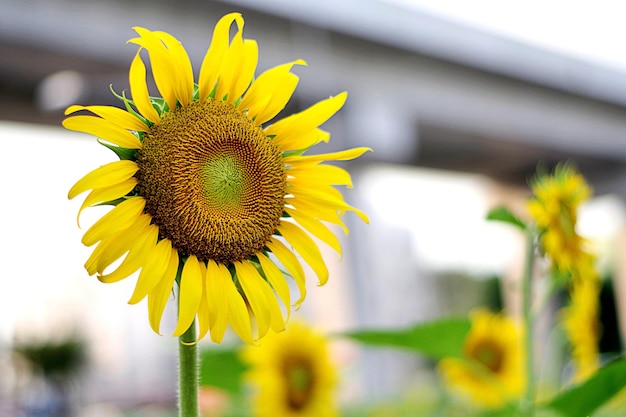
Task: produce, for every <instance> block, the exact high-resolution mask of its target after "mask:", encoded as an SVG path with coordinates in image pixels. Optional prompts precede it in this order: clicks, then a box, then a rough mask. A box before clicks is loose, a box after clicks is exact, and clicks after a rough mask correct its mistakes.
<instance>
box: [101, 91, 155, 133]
mask: <svg viewBox="0 0 626 417" xmlns="http://www.w3.org/2000/svg"><path fill="white" fill-rule="evenodd" d="M109 89H110V90H111V93H112V94H113V95H114V96H115V98H117V99H119V100H121V101H122V103H124V107H125V108H126V111H127V112H129V113H130V114H132V115H133V116H135V117H136V118H138V119H139V120H141V122H142V123H145V124H146V126H148V127H150V126H152V123H151V122H150V121H149V120H148V119H146V118H145V117H143V116H142V115H140V114H139V113H138V112H137V111H135V109H134V108H133V107H134V106H135V102H134V101H133V100H130V99H129V98H127V97H126V92H125V91H122V95H121V96H120V95H119V94H117V93H116V92H115V90H113V84H110V85H109Z"/></svg>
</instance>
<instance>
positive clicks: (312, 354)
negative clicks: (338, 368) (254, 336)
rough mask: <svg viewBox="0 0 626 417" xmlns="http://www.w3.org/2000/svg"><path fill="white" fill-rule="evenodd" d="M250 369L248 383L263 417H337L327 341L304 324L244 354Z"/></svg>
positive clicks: (249, 348)
mask: <svg viewBox="0 0 626 417" xmlns="http://www.w3.org/2000/svg"><path fill="white" fill-rule="evenodd" d="M241 356H242V359H243V361H244V362H245V363H246V364H247V365H248V366H249V371H248V372H247V374H246V375H245V379H246V381H248V382H249V383H250V385H251V386H252V388H253V389H254V398H253V406H254V411H255V415H257V416H259V417H270V416H272V417H273V416H285V417H317V416H330V417H332V416H337V415H338V414H337V411H336V406H335V402H334V399H333V395H334V389H335V386H336V383H337V376H336V372H335V368H334V366H333V364H332V362H331V360H330V356H329V352H328V342H327V340H326V338H325V337H324V336H323V335H322V334H321V333H318V332H316V331H314V330H313V329H311V328H310V327H309V326H307V325H305V324H304V323H302V322H294V323H291V324H290V325H289V326H288V328H287V330H286V331H285V332H283V333H279V334H272V335H270V336H268V337H266V338H265V339H264V340H263V342H262V343H261V344H260V345H259V346H247V347H245V348H244V349H243V351H242V352H241Z"/></svg>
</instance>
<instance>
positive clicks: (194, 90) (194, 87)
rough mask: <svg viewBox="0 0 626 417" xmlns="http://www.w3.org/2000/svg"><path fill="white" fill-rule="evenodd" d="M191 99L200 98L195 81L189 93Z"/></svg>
mask: <svg viewBox="0 0 626 417" xmlns="http://www.w3.org/2000/svg"><path fill="white" fill-rule="evenodd" d="M191 100H192V101H198V100H200V89H199V88H198V84H197V83H194V84H193V94H192V95H191Z"/></svg>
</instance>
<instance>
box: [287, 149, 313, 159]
mask: <svg viewBox="0 0 626 417" xmlns="http://www.w3.org/2000/svg"><path fill="white" fill-rule="evenodd" d="M309 148H310V147H309ZM309 148H305V149H298V150H295V151H285V152H283V158H287V157H290V156H302V155H303V154H304V153H305V152H306V151H308V150H309Z"/></svg>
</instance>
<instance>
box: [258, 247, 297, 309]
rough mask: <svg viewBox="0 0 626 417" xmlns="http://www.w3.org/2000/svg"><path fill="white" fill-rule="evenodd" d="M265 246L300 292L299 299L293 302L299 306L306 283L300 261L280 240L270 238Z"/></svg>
mask: <svg viewBox="0 0 626 417" xmlns="http://www.w3.org/2000/svg"><path fill="white" fill-rule="evenodd" d="M266 246H267V247H268V249H269V250H270V251H272V253H273V254H274V255H275V256H276V257H277V258H278V260H279V261H280V263H281V264H283V266H284V267H285V268H286V269H287V271H289V273H290V274H291V276H292V278H293V280H294V281H295V282H296V285H297V286H298V290H299V291H300V298H299V299H298V300H297V301H296V302H295V305H296V306H298V305H300V304H301V303H302V301H304V298H305V297H306V281H305V275H304V270H303V269H302V265H300V261H298V258H296V256H295V255H294V254H293V252H291V251H290V250H289V249H288V248H287V247H286V246H285V245H284V244H283V243H282V242H281V241H280V240H277V239H276V238H274V237H272V238H271V240H270V241H269V242H268V243H267V245H266Z"/></svg>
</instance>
